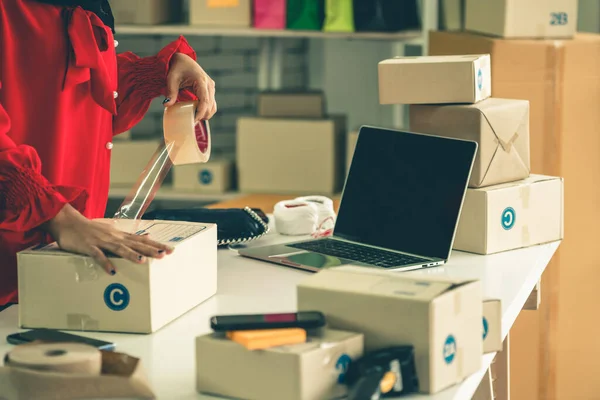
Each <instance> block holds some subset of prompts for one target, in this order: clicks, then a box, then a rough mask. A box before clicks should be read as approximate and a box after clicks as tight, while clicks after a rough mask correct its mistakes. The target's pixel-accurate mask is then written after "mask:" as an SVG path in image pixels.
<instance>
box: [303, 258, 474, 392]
mask: <svg viewBox="0 0 600 400" xmlns="http://www.w3.org/2000/svg"><path fill="white" fill-rule="evenodd" d="M298 310H300V311H307V310H320V311H321V312H323V313H324V314H325V316H326V318H327V325H328V326H329V327H331V328H332V329H341V330H345V331H351V332H361V333H363V334H364V336H365V352H371V351H374V350H379V349H383V348H387V347H391V346H397V345H413V346H414V348H415V361H416V367H417V375H418V378H419V389H420V391H421V392H424V393H437V392H439V391H441V390H443V389H445V388H447V387H449V386H452V385H454V384H456V383H459V382H461V381H462V380H463V379H465V378H466V377H468V376H469V375H471V374H472V373H475V372H476V371H478V370H479V369H480V368H481V360H482V351H483V340H482V336H481V329H482V328H481V324H482V315H483V313H482V294H481V284H480V282H479V281H477V280H460V279H450V278H447V277H444V276H433V275H415V274H401V275H399V274H398V273H393V272H389V271H378V270H375V269H372V268H364V267H354V266H347V267H339V268H332V269H328V270H324V271H322V272H319V273H318V274H315V275H313V276H311V277H309V278H308V279H306V280H305V281H303V282H301V283H300V285H298Z"/></svg>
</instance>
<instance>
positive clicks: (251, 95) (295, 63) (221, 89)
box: [116, 32, 308, 154]
mask: <svg viewBox="0 0 600 400" xmlns="http://www.w3.org/2000/svg"><path fill="white" fill-rule="evenodd" d="M116 39H117V40H118V41H119V47H118V49H117V50H118V52H125V51H133V52H134V53H136V54H138V55H139V56H141V57H145V56H152V55H154V54H156V53H158V52H159V51H160V49H162V48H163V47H164V46H165V45H167V44H168V43H170V42H171V41H173V40H175V39H176V37H168V36H164V37H161V36H127V35H119V34H118V32H117V35H116ZM187 40H188V41H189V43H190V45H191V46H192V47H193V48H194V49H195V50H196V53H197V54H198V62H199V63H200V65H202V67H203V68H204V69H205V70H206V72H207V73H208V74H209V75H210V76H211V77H212V78H213V79H214V81H215V82H216V85H217V103H218V108H219V110H218V113H217V115H216V116H215V117H214V118H213V120H212V121H211V129H212V132H213V152H214V153H215V154H230V153H233V152H234V151H235V129H236V121H237V119H238V118H239V117H242V116H248V115H255V110H256V94H257V93H258V86H257V85H258V73H257V67H258V48H259V47H258V46H259V39H258V38H235V37H231V38H230V37H226V38H221V37H195V36H190V37H187ZM284 45H285V55H284V74H283V85H284V88H286V89H290V90H292V89H305V88H306V87H307V85H308V68H307V65H308V61H307V54H308V45H307V41H306V40H303V39H286V40H284ZM162 100H163V98H158V99H155V100H154V101H153V102H152V105H151V106H150V110H149V112H148V113H147V114H146V116H145V117H144V119H143V120H142V121H141V122H140V123H139V124H138V125H136V126H135V127H134V128H133V129H132V135H133V137H134V138H135V139H137V138H144V137H159V136H160V135H161V134H162V112H163V106H162Z"/></svg>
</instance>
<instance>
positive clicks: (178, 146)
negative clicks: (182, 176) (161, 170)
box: [163, 101, 211, 165]
mask: <svg viewBox="0 0 600 400" xmlns="http://www.w3.org/2000/svg"><path fill="white" fill-rule="evenodd" d="M197 105H198V102H197V101H193V102H182V103H177V104H175V105H173V106H171V107H167V108H166V109H165V114H164V117H163V131H164V138H165V144H166V146H167V149H168V150H169V157H170V158H171V161H172V162H173V164H175V165H184V164H198V163H205V162H207V161H208V160H209V159H210V150H211V140H210V126H209V124H208V121H200V122H198V123H195V122H194V119H195V111H196V106H197Z"/></svg>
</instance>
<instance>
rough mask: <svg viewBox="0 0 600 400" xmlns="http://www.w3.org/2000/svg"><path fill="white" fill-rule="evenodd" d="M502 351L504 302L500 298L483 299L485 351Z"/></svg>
mask: <svg viewBox="0 0 600 400" xmlns="http://www.w3.org/2000/svg"><path fill="white" fill-rule="evenodd" d="M496 351H502V303H501V302H500V300H495V299H486V300H484V301H483V352H484V353H493V352H496Z"/></svg>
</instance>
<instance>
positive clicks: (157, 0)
mask: <svg viewBox="0 0 600 400" xmlns="http://www.w3.org/2000/svg"><path fill="white" fill-rule="evenodd" d="M110 8H111V10H112V12H113V15H114V17H115V21H116V23H117V24H136V25H157V24H163V23H167V22H176V21H178V20H179V19H180V18H181V12H182V2H181V1H180V0H175V1H173V0H127V1H123V0H110Z"/></svg>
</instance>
